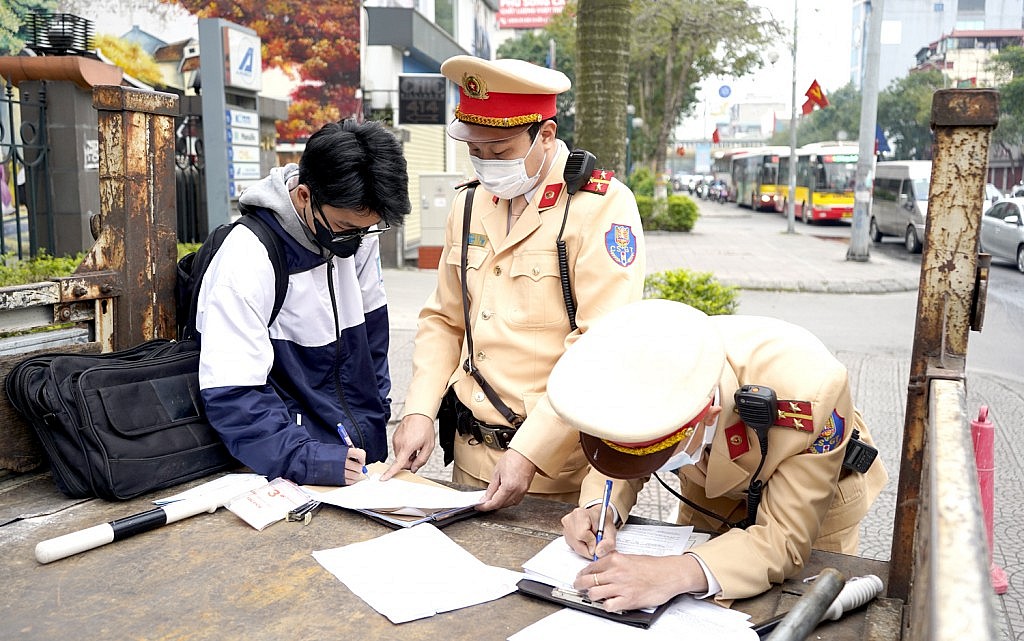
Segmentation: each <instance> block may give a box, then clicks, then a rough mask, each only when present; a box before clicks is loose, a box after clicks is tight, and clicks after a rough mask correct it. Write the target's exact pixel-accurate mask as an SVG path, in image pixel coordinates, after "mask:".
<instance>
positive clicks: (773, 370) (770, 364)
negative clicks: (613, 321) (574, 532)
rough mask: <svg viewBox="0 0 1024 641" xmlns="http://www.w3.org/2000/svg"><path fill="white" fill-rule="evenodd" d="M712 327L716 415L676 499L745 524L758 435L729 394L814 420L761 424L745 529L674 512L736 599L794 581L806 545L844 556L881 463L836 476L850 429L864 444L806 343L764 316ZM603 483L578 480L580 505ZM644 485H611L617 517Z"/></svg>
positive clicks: (813, 347)
mask: <svg viewBox="0 0 1024 641" xmlns="http://www.w3.org/2000/svg"><path fill="white" fill-rule="evenodd" d="M713 320H714V322H715V323H716V324H717V325H718V327H719V328H720V331H721V334H722V337H723V339H724V341H725V347H726V355H727V363H726V367H725V371H723V373H722V376H721V378H720V381H719V394H720V404H721V406H722V413H721V414H720V415H719V418H718V423H717V427H716V430H715V434H714V438H713V440H712V443H711V445H710V447H709V448H708V450H706V451H705V453H704V455H703V457H702V458H701V460H700V462H699V463H698V465H696V466H687V467H684V468H682V470H680V485H681V489H682V494H683V496H685V497H686V498H688V499H690V500H691V501H693V502H694V503H697V504H698V505H702V506H704V507H706V508H707V509H710V510H711V511H712V512H714V513H716V514H718V515H720V516H722V517H724V518H726V519H727V520H728V521H729V522H731V523H735V522H737V521H739V520H741V519H743V518H744V517H745V516H746V495H745V493H744V491H745V490H746V489H747V487H748V485H749V483H750V477H751V475H752V474H753V473H754V471H755V470H756V469H757V465H758V463H759V462H760V460H761V453H760V447H759V445H758V440H757V435H756V434H755V432H754V431H753V430H752V429H750V428H747V427H746V426H745V425H742V422H741V421H740V420H739V416H738V415H737V414H736V411H735V404H734V401H733V394H734V392H735V391H736V390H737V389H739V388H740V386H742V385H745V384H757V385H764V386H768V387H771V388H773V389H774V390H775V392H776V394H777V395H778V398H779V410H780V411H786V410H787V409H788V408H791V406H790V405H789V404H787V403H784V402H783V400H792V401H808V402H810V404H811V408H812V415H813V424H812V421H805V420H801V419H797V420H796V422H798V423H800V424H802V427H803V429H800V428H798V427H783V426H779V425H773V426H772V427H771V428H769V431H768V433H769V436H768V456H767V459H766V460H765V464H764V468H763V469H762V471H761V474H760V475H759V478H760V479H761V480H762V481H764V482H765V483H766V485H765V488H764V491H763V495H762V500H761V505H760V509H759V510H758V513H757V521H756V524H755V525H753V526H751V527H749V528H747V529H746V530H741V529H731V530H728V531H725V530H726V528H725V527H724V526H723V525H722V523H721V522H720V521H717V520H715V519H712V518H710V517H707V516H705V515H704V514H701V513H700V512H696V511H695V510H693V509H691V508H690V507H689V506H687V505H685V504H682V503H681V504H680V506H679V518H678V522H679V523H684V524H692V525H693V526H694V527H696V528H698V529H704V530H710V531H722V532H723V533H722V534H721V535H720V536H716V537H713V538H712V539H711V540H710V541H708V542H707V543H704V544H703V545H700V546H697V547H695V548H693V550H692V551H693V553H694V554H696V555H697V556H699V557H700V558H701V560H703V561H704V563H705V564H706V565H707V567H708V569H709V570H710V571H711V573H712V574H713V575H714V576H715V578H716V579H717V580H718V582H719V583H720V584H721V586H722V591H721V592H720V593H719V594H718V595H717V596H718V598H720V599H737V598H745V597H749V596H753V595H756V594H760V593H762V592H764V591H765V590H767V589H768V588H769V587H770V586H771V584H772V583H781V582H782V581H783V580H784V579H785V578H787V577H790V576H793V575H795V574H797V573H798V572H799V571H800V570H801V568H802V567H803V566H804V563H805V562H806V560H807V558H808V556H809V554H810V550H811V547H812V546H813V547H815V548H817V549H821V550H826V551H831V552H841V553H844V554H855V553H856V552H857V542H858V535H859V524H860V521H861V519H862V518H863V517H864V515H865V514H866V513H867V510H868V508H869V507H870V505H871V503H872V502H873V501H874V500H875V498H876V497H877V496H878V494H879V493H880V492H881V490H882V487H883V486H884V485H885V483H886V481H887V479H888V474H887V473H886V470H885V468H884V466H883V465H882V461H881V457H878V458H876V459H875V461H874V463H873V464H872V465H871V467H870V468H869V469H868V471H867V473H865V474H859V473H856V472H848V471H845V470H843V469H842V463H843V457H844V455H845V453H846V445H847V443H848V442H849V440H850V436H851V435H852V433H853V430H854V429H857V430H859V432H860V438H861V440H863V441H865V442H866V443H869V444H873V441H872V440H871V435H870V434H869V433H868V429H867V427H866V426H865V425H864V421H863V419H862V418H861V415H860V413H859V412H858V411H857V410H856V408H854V406H853V399H852V397H851V394H850V387H849V381H848V377H847V372H846V368H845V367H844V366H843V365H842V364H841V363H840V362H839V361H838V360H836V358H835V357H834V356H833V355H832V354H831V353H830V352H829V351H828V349H827V348H826V347H825V346H824V345H823V344H822V343H821V342H820V341H819V340H818V339H817V338H815V337H814V336H813V335H812V334H811V333H810V332H808V331H806V330H804V329H802V328H800V327H797V326H795V325H792V324H789V323H786V322H783V321H780V320H777V319H772V318H761V317H753V316H715V317H713ZM653 374H654V373H652V375H653ZM737 424H739V425H738V426H737ZM730 428H731V429H730ZM805 429H809V430H810V431H804V430H805ZM737 430H738V431H737ZM740 435H742V436H740ZM730 440H732V441H733V450H732V452H731V451H730ZM741 440H745V441H746V444H747V446H748V447H747V448H744V446H743V445H742V443H741V442H740V441H741ZM740 450H743V453H741V454H739V453H738V452H739V451H740ZM604 478H605V477H603V476H601V475H599V474H597V473H596V471H595V472H592V473H591V474H590V475H588V477H587V479H586V481H585V483H584V486H583V489H582V492H581V495H580V504H581V505H583V504H586V503H587V502H588V501H590V500H593V499H595V498H600V497H601V496H602V491H603V488H604ZM644 480H645V479H641V480H640V481H635V482H630V483H625V482H616V483H615V490H614V493H613V502H614V504H615V507H616V508H617V509H619V510H620V514H627V513H628V510H629V509H631V508H632V506H633V505H634V504H635V503H636V493H637V492H638V491H639V489H640V488H641V487H642V486H643V481H644ZM620 502H621V503H620Z"/></svg>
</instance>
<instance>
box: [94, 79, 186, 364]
mask: <svg viewBox="0 0 1024 641" xmlns="http://www.w3.org/2000/svg"><path fill="white" fill-rule="evenodd" d="M93 107H95V108H96V109H97V111H99V143H100V168H99V181H100V213H99V215H98V216H96V217H94V219H93V220H92V221H90V226H91V228H92V231H93V236H94V237H95V239H96V242H95V243H94V244H93V246H92V248H91V249H90V251H89V254H88V255H87V256H86V258H85V260H84V261H82V264H81V265H80V266H79V268H78V270H77V273H86V272H97V271H110V272H115V273H116V274H117V275H118V276H119V278H118V280H119V282H120V284H121V287H120V290H121V291H120V296H119V297H118V298H117V302H116V305H111V303H112V300H111V299H105V300H99V301H97V302H96V327H97V330H96V331H97V336H96V340H98V341H99V342H101V343H103V344H104V345H105V348H110V349H115V350H119V349H125V348H127V347H131V346H133V345H137V344H139V343H141V342H143V341H146V340H150V339H153V338H157V337H166V338H171V337H173V336H174V335H175V320H174V311H175V310H174V279H175V265H176V262H177V232H176V230H177V215H176V209H175V208H176V204H175V189H174V117H175V116H177V114H178V97H177V96H175V95H173V94H167V93H159V92H154V91H141V90H138V89H132V88H128V87H121V86H112V85H111V86H98V87H96V88H95V89H94V90H93Z"/></svg>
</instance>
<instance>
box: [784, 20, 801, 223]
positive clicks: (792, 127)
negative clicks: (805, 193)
mask: <svg viewBox="0 0 1024 641" xmlns="http://www.w3.org/2000/svg"><path fill="white" fill-rule="evenodd" d="M797 4H798V3H797V0H793V87H792V89H791V93H790V100H791V103H790V108H789V197H788V198H786V233H787V234H792V233H794V232H795V231H796V230H795V229H794V225H793V222H794V218H795V216H794V215H793V211H794V210H793V207H794V206H795V205H794V202H795V201H796V17H797V9H796V8H797Z"/></svg>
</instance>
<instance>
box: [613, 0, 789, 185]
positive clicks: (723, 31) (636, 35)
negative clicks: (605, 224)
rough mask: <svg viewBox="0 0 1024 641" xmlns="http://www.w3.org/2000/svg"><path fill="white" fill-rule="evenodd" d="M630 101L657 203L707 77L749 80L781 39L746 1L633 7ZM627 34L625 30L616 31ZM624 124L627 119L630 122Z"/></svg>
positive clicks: (654, 1)
mask: <svg viewBox="0 0 1024 641" xmlns="http://www.w3.org/2000/svg"><path fill="white" fill-rule="evenodd" d="M634 2H635V4H636V7H637V14H636V21H635V22H634V24H633V29H632V34H633V47H632V52H631V57H630V60H629V70H630V99H631V102H633V104H635V105H636V106H637V115H638V116H639V117H641V118H642V119H643V121H644V123H645V125H644V130H645V131H644V132H643V135H642V136H639V137H637V138H638V140H637V141H636V142H635V143H634V145H635V146H634V147H633V148H638V149H637V151H638V152H640V154H639V155H640V157H641V158H643V159H644V160H646V161H648V162H649V163H650V164H651V166H652V168H653V169H654V172H655V176H656V177H658V178H659V182H658V185H657V188H656V190H655V197H656V198H657V199H664V198H665V197H666V196H667V189H666V186H665V184H664V182H662V181H661V180H660V177H661V176H663V175H664V173H665V167H666V156H667V149H668V147H669V143H670V141H671V136H672V131H673V130H674V128H675V126H676V124H677V123H678V122H679V120H680V118H682V117H683V116H685V115H687V114H688V113H690V112H691V111H692V108H693V106H694V105H695V104H696V89H697V86H698V84H699V83H700V82H701V80H703V79H704V78H706V77H708V76H715V75H723V76H735V77H741V76H744V75H746V74H748V73H750V72H752V71H754V70H756V69H758V68H760V67H762V66H763V65H764V61H763V59H762V57H761V56H762V52H764V51H765V50H766V49H767V47H768V45H769V44H770V43H772V42H774V41H775V40H776V39H777V38H778V37H779V36H780V35H781V28H780V26H779V25H778V23H777V22H775V20H773V19H772V18H771V16H770V14H768V12H767V11H765V10H763V9H762V8H759V7H751V6H750V5H748V4H747V2H746V0H634ZM613 29H614V30H616V31H623V29H622V27H621V24H620V25H619V26H617V27H613ZM623 119H624V118H623Z"/></svg>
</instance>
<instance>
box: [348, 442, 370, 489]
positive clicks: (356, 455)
mask: <svg viewBox="0 0 1024 641" xmlns="http://www.w3.org/2000/svg"><path fill="white" fill-rule="evenodd" d="M365 466H366V450H361V449H359V448H358V447H350V448H348V455H346V457H345V485H352V484H353V483H358V482H359V481H362V480H363V479H365V478H366V475H365V474H363V467H365Z"/></svg>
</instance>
